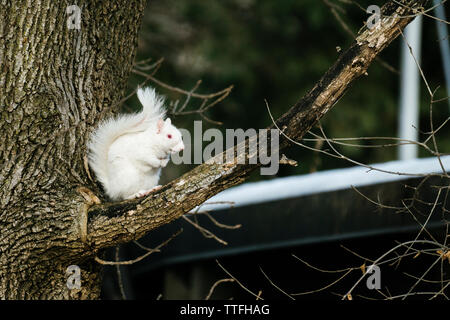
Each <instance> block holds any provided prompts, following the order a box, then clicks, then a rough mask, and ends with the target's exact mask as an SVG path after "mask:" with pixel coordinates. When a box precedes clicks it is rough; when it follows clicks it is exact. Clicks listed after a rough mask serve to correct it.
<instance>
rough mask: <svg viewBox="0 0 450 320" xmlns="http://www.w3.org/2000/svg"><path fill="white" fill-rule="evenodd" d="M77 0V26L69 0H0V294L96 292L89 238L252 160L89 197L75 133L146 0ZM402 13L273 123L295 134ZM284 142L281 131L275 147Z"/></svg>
mask: <svg viewBox="0 0 450 320" xmlns="http://www.w3.org/2000/svg"><path fill="white" fill-rule="evenodd" d="M402 2H403V3H407V4H411V3H415V1H406V0H404V1H402ZM77 3H78V7H79V8H80V9H81V25H80V27H81V28H80V29H79V30H78V29H71V28H69V27H68V24H67V20H68V19H70V17H71V15H72V14H73V11H70V10H69V13H67V7H68V6H70V5H72V3H68V2H64V1H61V2H58V1H56V2H55V1H51V0H41V1H31V3H30V2H25V1H16V2H14V4H12V2H11V1H7V2H6V4H5V2H2V4H1V11H0V72H1V74H0V84H1V85H0V107H1V109H0V130H1V132H2V139H1V140H0V161H1V163H0V186H1V188H0V209H1V212H0V230H1V233H0V297H1V298H4V299H52V298H53V299H70V298H73V299H95V298H98V297H99V294H100V283H101V268H100V266H99V265H98V264H97V263H96V262H94V260H93V257H95V255H97V254H98V252H99V250H101V249H103V248H106V247H109V246H113V245H116V244H119V243H123V242H126V241H130V240H132V239H137V238H139V237H141V236H143V235H144V234H145V233H147V232H148V231H150V230H151V229H154V228H156V227H158V226H160V225H162V224H165V223H168V222H170V221H172V220H174V219H176V218H178V217H180V216H181V215H182V214H184V213H186V212H188V211H189V210H191V209H192V208H194V207H195V206H197V205H199V204H201V203H203V202H204V201H206V200H207V199H208V198H209V197H211V196H213V195H214V194H217V193H218V192H220V191H222V190H224V189H226V188H229V187H230V186H233V185H236V184H239V183H241V182H243V181H244V180H245V178H246V177H247V175H248V174H249V173H250V171H252V170H254V169H256V168H257V167H258V165H238V164H236V161H232V162H229V163H225V164H220V165H219V164H203V165H200V166H198V167H197V168H196V169H194V170H192V171H191V172H189V173H187V174H185V175H184V176H182V177H181V178H179V179H177V180H176V181H174V182H172V183H170V184H168V185H167V186H165V187H164V188H163V189H161V190H160V191H159V192H157V193H155V194H152V195H150V196H149V197H147V198H145V199H137V200H129V201H122V202H118V203H108V202H106V203H100V201H99V198H100V199H104V198H103V196H101V192H100V191H99V190H98V188H97V186H96V184H95V183H94V182H93V181H91V180H90V178H89V174H88V170H87V165H86V156H85V155H86V141H87V138H88V136H89V133H90V132H91V131H92V129H93V128H94V127H95V124H96V123H98V121H99V120H100V119H101V118H103V117H105V116H108V115H110V114H111V112H113V111H114V108H115V106H116V105H117V103H118V101H120V98H121V97H122V95H123V91H124V88H125V85H126V82H127V79H128V75H129V73H130V71H131V68H132V64H133V59H134V55H135V51H136V41H137V33H138V28H139V26H140V21H141V18H142V14H143V11H144V4H145V1H142V0H131V1H123V0H118V1H104V2H103V1H89V0H84V1H83V0H82V1H77ZM415 5H417V4H415ZM395 11H396V12H397V13H398V14H399V15H406V14H409V13H411V12H412V10H411V9H410V8H408V7H405V6H402V5H397V4H395V3H393V2H392V3H389V4H388V5H386V6H385V8H384V11H383V12H384V13H385V14H387V15H390V14H392V13H393V12H395ZM410 20H411V17H408V18H394V19H392V21H389V23H388V21H384V22H383V23H382V24H381V25H380V27H379V28H377V29H375V30H372V31H370V30H365V31H364V32H362V33H361V34H360V35H359V36H358V37H357V39H356V41H355V43H354V44H353V45H352V47H351V48H350V49H349V50H347V51H346V52H344V53H342V55H341V56H340V58H339V60H338V61H337V62H336V64H335V65H334V66H332V67H331V68H330V70H329V71H328V72H327V73H326V74H325V75H324V77H323V78H322V79H321V80H320V81H319V82H318V83H317V84H316V85H315V86H314V88H313V89H312V90H311V91H310V92H309V93H308V94H307V95H306V96H305V97H304V98H303V99H301V100H300V101H299V102H298V103H297V104H296V105H295V106H294V107H293V108H292V109H291V110H290V111H288V112H287V113H286V114H285V115H284V116H283V117H282V118H280V120H278V122H277V124H278V126H279V127H280V128H281V129H282V130H284V131H283V132H284V133H285V134H286V135H288V136H289V137H291V138H293V139H295V140H299V139H301V138H302V137H303V135H304V134H305V133H306V132H307V131H308V130H309V129H310V128H311V127H312V126H313V125H314V124H315V123H316V122H317V120H318V119H320V117H321V116H323V115H324V114H325V113H326V112H327V111H328V110H329V109H330V108H331V107H332V106H333V105H334V104H335V103H336V102H337V101H338V99H339V98H340V97H341V96H342V95H343V94H344V92H345V90H346V89H347V88H348V87H349V85H350V84H351V83H352V82H353V81H354V80H355V79H357V78H358V77H359V76H360V75H362V74H364V73H365V72H366V70H367V68H368V66H369V65H370V63H371V62H372V60H373V59H374V58H375V57H376V56H377V55H378V54H379V53H380V52H381V50H383V49H384V48H385V47H386V46H387V45H388V44H389V43H390V42H391V41H392V40H393V39H394V38H395V37H397V36H398V34H399V30H401V29H403V28H404V27H405V26H406V25H407V24H408V23H409V22H410ZM288 144H289V141H288V140H287V139H285V138H283V136H282V140H281V146H280V147H284V146H286V145H288ZM238 147H239V146H238ZM238 147H236V148H238ZM244 156H246V157H248V156H249V155H248V154H246V155H244ZM234 160H237V159H234ZM74 264H75V265H78V266H79V267H80V268H81V288H80V289H69V288H68V286H67V283H66V282H67V279H68V274H66V269H67V267H68V266H69V265H74Z"/></svg>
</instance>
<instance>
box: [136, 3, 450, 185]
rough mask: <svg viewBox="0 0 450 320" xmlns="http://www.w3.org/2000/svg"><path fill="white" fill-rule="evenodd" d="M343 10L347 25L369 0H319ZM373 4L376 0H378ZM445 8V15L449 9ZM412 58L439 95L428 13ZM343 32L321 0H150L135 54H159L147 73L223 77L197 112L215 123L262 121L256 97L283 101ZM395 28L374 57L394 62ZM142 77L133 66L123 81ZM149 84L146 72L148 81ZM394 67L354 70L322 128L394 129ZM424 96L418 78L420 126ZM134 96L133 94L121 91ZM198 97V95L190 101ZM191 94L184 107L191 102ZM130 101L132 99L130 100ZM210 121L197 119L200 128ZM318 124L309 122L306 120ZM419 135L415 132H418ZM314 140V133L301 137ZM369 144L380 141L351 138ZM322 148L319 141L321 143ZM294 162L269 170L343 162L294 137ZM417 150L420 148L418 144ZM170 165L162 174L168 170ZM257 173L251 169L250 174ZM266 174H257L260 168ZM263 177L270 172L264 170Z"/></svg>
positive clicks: (353, 150) (292, 97)
mask: <svg viewBox="0 0 450 320" xmlns="http://www.w3.org/2000/svg"><path fill="white" fill-rule="evenodd" d="M329 2H330V3H333V4H336V5H339V6H340V7H341V8H342V9H343V10H338V11H337V12H338V13H339V14H340V16H341V17H342V19H343V21H345V23H346V24H347V25H348V27H349V28H350V29H351V30H352V31H353V32H354V33H357V32H358V29H359V28H360V27H361V26H362V25H363V23H364V21H365V20H366V19H367V18H368V16H369V15H368V14H367V13H366V12H365V11H364V10H363V8H367V6H368V5H370V4H377V1H373V0H372V1H358V2H359V4H360V6H357V5H355V4H351V3H350V4H343V3H342V2H339V1H333V0H329ZM378 4H380V5H381V2H380V1H378ZM449 16H450V15H448V17H449ZM423 28H424V34H423V53H422V64H423V69H424V72H425V75H426V77H427V80H428V81H429V84H430V86H431V87H432V88H433V89H434V88H436V87H437V86H439V85H440V86H441V89H439V90H438V91H437V94H436V98H442V97H445V96H446V92H445V89H444V87H445V86H444V82H443V81H444V80H443V79H444V77H443V72H442V66H441V59H440V52H439V45H438V42H437V34H436V28H435V24H434V21H433V20H431V19H425V21H424V27H423ZM352 41H353V38H352V37H351V36H350V35H349V34H348V33H347V32H346V31H345V30H344V28H343V27H342V26H341V25H340V24H339V22H338V21H337V20H336V18H335V17H334V16H333V14H332V12H331V10H330V7H328V6H327V5H326V3H325V1H317V0H302V1H295V0H278V1H274V0H258V1H256V0H220V1H219V0H209V1H205V0H164V1H163V0H153V1H150V2H149V4H148V8H147V11H146V14H145V18H144V23H143V27H142V30H141V36H140V42H139V50H138V56H137V58H136V61H139V60H142V59H147V58H149V57H152V58H153V61H156V60H157V59H158V58H161V57H164V59H165V61H164V63H163V65H162V67H161V68H160V69H159V71H158V72H157V74H156V77H157V78H158V79H160V80H162V81H164V82H166V83H169V84H171V85H173V86H176V87H180V88H183V89H185V90H190V89H191V88H192V87H193V86H194V85H195V83H196V82H197V80H199V79H201V80H202V81H203V82H202V84H201V86H200V87H199V89H198V92H200V93H211V92H216V91H219V90H221V89H223V88H225V87H227V86H229V85H231V84H233V85H234V89H233V91H232V92H231V94H230V96H229V97H228V98H227V99H226V100H224V101H223V102H221V103H220V104H218V105H217V106H215V107H214V108H213V109H211V110H210V111H208V113H207V116H208V117H210V118H212V119H214V120H218V121H221V122H223V125H222V126H221V127H219V128H221V129H223V130H224V129H225V128H244V129H246V128H265V127H267V126H268V125H269V124H270V123H271V121H270V118H269V115H268V113H267V110H266V107H265V104H264V99H267V100H268V102H269V104H270V107H271V111H272V113H273V115H274V117H278V116H280V115H281V114H283V113H284V112H285V111H287V110H288V109H289V108H290V107H291V106H292V105H294V103H295V102H296V101H297V100H298V99H299V98H300V97H301V96H302V95H304V94H305V93H306V92H307V91H308V90H309V89H311V88H312V86H313V85H314V84H315V82H316V81H317V80H319V78H320V77H321V76H322V75H323V73H324V72H325V71H326V70H327V69H328V68H329V67H330V66H331V65H332V64H333V63H334V61H336V59H337V57H338V56H339V52H338V51H339V49H338V48H337V47H340V48H342V50H345V49H346V48H347V47H348V46H349V45H350V44H351V42H352ZM400 41H403V40H402V39H401V37H400V38H399V39H397V40H395V42H394V43H392V44H391V46H390V47H389V48H387V49H386V50H385V51H384V52H383V54H382V55H381V58H382V59H383V60H384V61H385V62H387V63H389V64H390V65H391V66H393V67H394V68H397V69H398V68H399V60H400V50H399V49H400V43H401V42H400ZM142 81H143V78H142V77H138V76H133V77H132V79H131V80H130V90H132V89H134V88H135V87H136V86H137V85H138V84H139V83H140V82H142ZM149 84H151V82H150V83H149ZM398 87H399V76H398V74H396V73H393V72H392V71H389V70H387V69H386V68H384V67H383V66H382V65H381V64H380V63H378V62H374V63H373V64H372V66H371V67H370V68H369V70H368V76H364V77H362V78H360V79H358V80H357V81H356V82H355V83H354V85H353V86H352V87H351V88H350V89H349V90H348V91H347V93H346V94H345V96H344V97H343V98H342V99H341V100H340V101H339V102H338V103H337V104H336V106H335V107H334V108H333V109H332V110H331V111H330V112H329V113H328V114H327V115H325V116H324V118H323V119H322V121H321V123H322V126H323V128H324V130H325V132H326V134H327V136H328V137H334V138H340V137H365V136H384V137H390V136H391V137H395V136H396V133H397V120H398V119H397V109H398ZM156 88H157V89H158V91H159V92H161V93H163V94H165V95H166V96H167V97H168V99H169V100H176V99H183V97H182V96H180V95H179V94H176V93H174V92H171V91H168V90H166V89H164V88H161V87H158V86H157V85H156ZM429 102H430V97H429V95H428V93H427V91H426V88H425V86H424V85H423V83H422V93H421V115H420V116H421V119H420V121H421V122H420V126H421V130H422V131H424V132H426V131H428V130H429V129H430V125H429ZM130 103H131V104H134V105H137V104H136V99H135V98H133V99H131V100H130ZM197 105H198V103H197ZM197 105H196V103H194V102H192V104H191V105H190V106H189V108H192V109H194V108H196V106H197ZM135 108H138V107H137V106H135ZM448 116H449V108H448V104H447V103H446V102H445V101H444V102H442V103H439V104H436V105H435V106H434V109H433V119H434V123H435V124H436V125H437V124H440V123H442V121H444V120H445V119H446V118H447V117H448ZM174 120H175V123H176V124H177V125H178V126H180V127H185V128H187V129H191V128H192V125H193V120H201V118H200V117H199V116H198V115H193V116H183V117H177V118H175V119H174ZM211 126H215V125H212V124H207V123H205V122H204V128H208V127H211ZM313 131H314V132H316V133H319V131H318V130H317V129H314V130H313ZM448 133H449V130H448V126H446V127H445V128H443V129H442V130H441V132H440V133H439V135H438V142H439V146H440V151H441V152H448V150H449V149H450V135H449V134H448ZM308 137H309V138H311V136H308ZM424 137H425V135H424V134H421V138H424ZM306 143H307V144H308V145H311V146H314V142H306ZM359 143H363V144H372V145H373V144H378V143H383V142H382V141H360V142H359ZM322 149H329V148H328V147H327V145H326V144H324V145H323V146H322ZM339 150H340V151H341V152H342V153H343V154H345V155H346V156H348V157H350V158H353V159H355V160H357V161H360V162H364V163H375V162H382V161H389V160H395V159H396V148H395V147H383V148H357V147H346V146H344V147H342V146H341V147H339ZM285 151H286V152H285V154H286V155H287V156H288V157H289V158H292V159H296V160H297V161H298V162H299V164H300V165H299V166H298V167H296V168H293V167H283V168H280V172H279V174H278V176H284V175H291V174H300V173H307V172H311V171H315V170H324V169H330V168H336V167H345V166H350V165H352V164H351V163H349V162H347V161H344V160H338V159H335V158H332V157H329V156H326V155H323V154H320V153H318V152H314V151H310V150H307V149H304V148H302V147H299V146H293V147H291V148H289V149H288V150H285ZM420 156H430V155H429V154H427V153H426V152H425V151H423V150H421V151H420ZM189 168H190V167H189V166H183V168H177V169H175V168H172V171H171V172H172V173H170V172H169V173H168V174H167V175H168V176H166V178H173V177H172V176H176V175H178V174H179V173H180V172H179V170H182V171H186V170H188V169H189ZM253 178H254V179H258V178H259V177H257V175H255V177H253ZM266 178H267V177H266ZM269 178H270V177H269Z"/></svg>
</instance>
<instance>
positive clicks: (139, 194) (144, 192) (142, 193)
mask: <svg viewBox="0 0 450 320" xmlns="http://www.w3.org/2000/svg"><path fill="white" fill-rule="evenodd" d="M161 188H162V186H161V185H157V186H154V187H153V188H151V189H150V190H139V191H138V192H136V193H135V194H133V195H131V196H129V197H128V198H127V199H137V198H142V197H145V196H148V195H149V194H150V193H152V192H154V191H157V190H159V189H161Z"/></svg>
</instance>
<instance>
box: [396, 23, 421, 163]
mask: <svg viewBox="0 0 450 320" xmlns="http://www.w3.org/2000/svg"><path fill="white" fill-rule="evenodd" d="M404 35H405V38H406V41H407V42H408V44H409V46H410V47H411V50H412V54H413V55H414V57H415V58H416V60H417V62H416V61H414V57H413V56H412V55H411V52H410V49H409V47H408V44H407V43H406V42H405V39H403V38H402V39H401V41H402V56H401V80H400V112H399V117H398V128H399V133H398V136H399V138H401V139H406V140H411V141H417V139H418V136H419V132H418V130H419V102H420V73H419V68H418V67H417V63H419V64H420V56H421V48H420V46H421V38H422V16H418V17H417V18H415V19H414V21H413V22H411V23H410V24H409V25H408V26H407V27H406V28H405V32H404ZM417 155H418V146H417V145H415V144H402V145H400V146H399V149H398V158H399V159H400V160H408V159H414V158H417Z"/></svg>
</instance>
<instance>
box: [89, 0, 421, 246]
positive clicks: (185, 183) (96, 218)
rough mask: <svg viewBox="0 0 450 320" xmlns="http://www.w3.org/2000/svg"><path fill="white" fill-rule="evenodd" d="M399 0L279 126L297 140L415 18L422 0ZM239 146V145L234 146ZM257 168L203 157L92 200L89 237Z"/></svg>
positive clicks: (185, 206)
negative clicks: (158, 178)
mask: <svg viewBox="0 0 450 320" xmlns="http://www.w3.org/2000/svg"><path fill="white" fill-rule="evenodd" d="M396 2H397V3H398V1H396ZM401 2H402V3H403V5H397V4H395V2H389V3H387V4H386V5H384V6H383V8H382V16H385V17H382V19H381V20H380V23H379V24H378V25H377V26H376V27H375V28H373V29H372V30H369V29H365V30H364V31H363V32H362V33H360V35H359V36H358V37H357V38H356V40H355V42H354V43H353V45H352V46H351V47H350V48H349V49H348V50H347V51H345V52H343V53H342V54H341V55H340V57H339V59H338V60H337V61H336V63H335V64H334V65H333V66H332V67H331V68H330V69H329V70H328V71H327V72H326V73H325V75H324V76H323V77H322V78H321V79H320V80H319V82H317V84H316V85H315V86H314V87H313V88H312V89H311V90H310V91H309V92H308V93H307V94H306V95H305V96H304V97H303V98H302V99H301V100H300V101H299V102H298V103H297V104H295V106H294V107H292V108H291V109H290V110H289V111H288V112H287V113H286V114H284V115H283V116H282V117H281V118H279V119H278V120H277V126H278V127H279V128H281V129H282V130H283V132H284V133H285V134H286V135H287V136H289V137H290V138H292V139H294V140H297V141H298V140H300V139H301V138H302V137H303V136H304V135H305V134H306V133H307V132H308V131H309V130H310V129H311V128H312V127H313V126H314V125H315V124H316V123H317V121H318V120H319V119H320V118H321V117H322V116H323V115H324V114H325V113H327V112H328V111H329V110H330V108H332V107H333V106H334V105H335V104H336V102H337V101H338V100H339V99H340V98H341V97H342V96H343V94H344V93H345V91H346V90H347V88H349V87H350V85H351V84H352V83H353V82H354V81H355V80H356V79H357V78H358V77H360V76H361V75H363V74H365V73H366V70H367V68H368V67H369V65H370V64H371V63H372V61H373V60H374V59H375V58H376V57H377V55H378V54H379V53H380V52H381V51H382V50H383V49H384V48H385V47H386V46H388V45H389V44H390V43H391V42H392V41H393V40H394V39H395V38H396V37H397V36H398V35H399V33H400V30H402V29H404V28H405V27H406V25H407V24H408V23H409V22H410V21H411V20H412V19H413V17H412V16H409V15H412V14H413V13H415V12H414V9H411V8H410V6H413V7H414V8H418V6H419V3H421V4H423V3H424V2H425V1H401ZM395 14H397V15H398V16H401V18H399V17H397V16H396V15H395ZM253 138H256V137H253ZM253 138H251V139H253ZM288 145H289V141H288V140H287V139H285V138H284V137H283V136H281V141H280V149H282V148H284V147H286V146H288ZM239 147H242V145H241V146H237V147H236V148H239ZM246 156H248V155H246ZM256 168H258V165H240V164H237V158H235V159H234V161H233V162H228V163H224V164H208V163H205V164H203V165H200V166H198V167H196V168H195V169H193V170H192V171H190V172H188V173H186V174H184V175H183V176H182V177H180V178H178V179H177V180H175V181H173V182H171V183H169V184H168V185H166V186H164V187H163V188H162V189H161V190H160V191H159V192H157V193H155V194H152V195H150V196H149V197H147V198H145V199H138V200H130V201H123V202H118V203H105V204H100V205H96V206H93V207H91V209H90V211H89V213H88V215H89V223H88V226H89V227H88V243H89V244H90V246H91V247H92V248H94V249H99V248H103V247H107V246H111V245H115V244H117V243H121V242H126V241H130V240H132V239H137V238H139V237H141V236H143V235H144V234H145V233H147V232H148V231H150V230H152V229H154V228H157V227H159V226H161V225H163V224H166V223H169V222H171V221H173V220H174V219H177V218H179V217H180V216H182V215H183V214H184V213H186V212H188V211H189V210H191V209H193V208H194V207H196V206H198V205H200V204H202V203H203V202H205V201H206V200H207V199H209V198H210V197H212V196H213V195H215V194H217V193H219V192H220V191H222V190H225V189H227V188H229V187H232V186H234V185H237V184H240V183H242V182H243V181H244V180H245V179H246V177H247V176H248V175H249V173H250V172H251V171H253V170H254V169H256Z"/></svg>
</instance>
